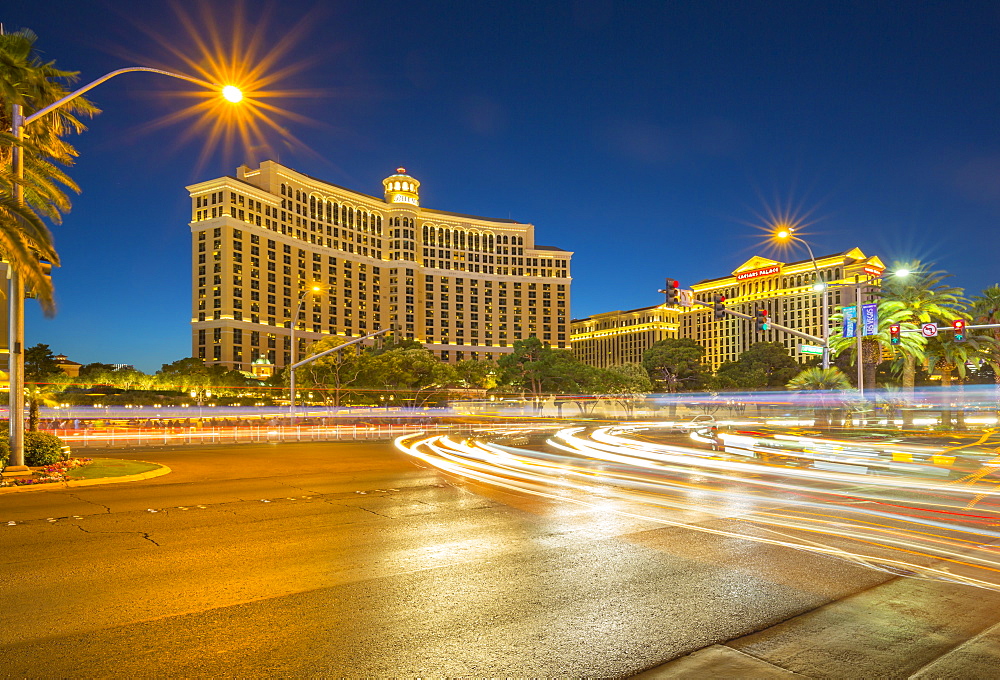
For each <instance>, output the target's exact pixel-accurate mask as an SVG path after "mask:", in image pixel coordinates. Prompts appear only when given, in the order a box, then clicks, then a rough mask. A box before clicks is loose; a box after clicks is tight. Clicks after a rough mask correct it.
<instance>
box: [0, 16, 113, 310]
mask: <svg viewBox="0 0 1000 680" xmlns="http://www.w3.org/2000/svg"><path fill="white" fill-rule="evenodd" d="M36 40H37V36H36V35H35V34H34V33H32V32H31V31H28V30H26V29H25V30H21V31H17V32H15V33H7V34H0V130H3V131H8V130H11V129H12V125H13V118H12V116H13V107H14V105H20V106H21V107H22V113H23V115H24V116H30V115H31V114H32V113H34V112H36V111H39V110H41V109H43V108H45V107H46V106H48V105H49V104H52V103H54V102H56V101H58V100H59V99H61V98H63V97H64V96H65V95H66V94H68V91H67V89H66V88H65V87H64V83H70V82H73V81H74V80H75V78H76V75H77V74H76V73H74V72H71V71H61V70H59V69H57V68H55V66H54V65H53V62H48V63H45V62H43V61H42V60H41V59H40V58H39V57H38V54H37V51H36V49H35V41H36ZM95 113H98V109H97V108H96V107H95V106H94V105H93V104H92V103H91V102H89V101H88V100H87V99H86V98H84V97H77V98H76V99H74V100H73V101H71V102H69V103H67V104H66V105H64V106H62V107H60V108H59V109H58V110H57V111H53V112H52V113H50V114H48V115H46V116H44V117H42V118H40V119H39V120H37V121H34V122H33V123H32V124H31V125H30V127H29V128H28V129H25V130H24V139H23V140H22V141H21V142H18V140H16V139H14V137H13V136H12V135H11V134H8V133H6V132H5V133H2V134H0V251H2V253H3V256H4V257H5V259H6V260H7V261H8V262H9V263H10V265H11V266H12V267H13V268H14V269H15V270H16V271H17V272H18V273H19V274H20V275H21V276H22V277H23V279H24V283H25V287H26V289H28V290H31V291H32V292H34V293H35V294H36V295H37V296H38V298H39V301H40V302H41V304H42V307H43V308H44V309H45V310H46V311H49V312H51V311H52V309H53V302H52V283H51V280H50V279H49V278H48V276H47V275H46V274H47V272H46V266H45V265H44V264H43V263H42V262H40V261H39V259H42V260H47V261H48V262H50V263H51V264H53V265H56V264H58V258H57V256H56V252H55V248H54V247H53V244H52V235H51V233H50V232H49V230H48V229H47V228H46V227H45V225H44V223H43V222H42V221H41V218H42V217H44V218H47V219H49V220H51V221H52V222H54V223H59V222H60V221H61V216H62V214H63V213H65V212H67V211H68V210H69V209H70V202H69V198H68V197H67V196H66V193H65V191H64V189H66V188H68V189H72V190H74V191H78V190H79V189H78V187H77V186H76V184H74V183H73V181H72V180H71V179H70V178H69V177H67V176H66V174H65V173H63V172H62V171H61V170H59V169H58V168H57V167H56V166H55V165H54V163H60V164H63V165H69V164H72V162H73V159H74V158H75V156H76V155H77V154H76V150H75V149H74V148H73V147H72V146H71V145H70V144H69V143H68V142H66V141H65V139H64V137H66V136H67V135H68V134H69V133H71V132H81V131H82V130H84V129H85V128H84V126H83V123H81V122H80V119H79V118H77V116H78V115H87V116H92V115H94V114H95ZM15 145H17V146H20V147H21V149H22V158H23V160H24V162H23V176H22V177H21V178H18V177H16V176H15V175H16V173H15V171H14V169H13V149H14V147H15ZM15 185H20V187H21V188H22V189H23V196H24V204H23V205H18V204H17V201H16V199H15V198H14V188H15Z"/></svg>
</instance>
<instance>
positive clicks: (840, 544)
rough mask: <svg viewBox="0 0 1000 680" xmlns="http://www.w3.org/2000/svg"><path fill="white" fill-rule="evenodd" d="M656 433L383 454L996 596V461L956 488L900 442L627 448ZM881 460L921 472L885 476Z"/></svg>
mask: <svg viewBox="0 0 1000 680" xmlns="http://www.w3.org/2000/svg"><path fill="white" fill-rule="evenodd" d="M660 427H663V425H662V424H660V423H634V424H629V425H627V426H622V425H614V426H606V427H598V428H595V429H592V430H587V428H584V427H570V428H564V429H561V430H559V431H558V432H556V433H555V434H553V435H551V436H549V435H547V434H541V433H536V440H539V443H538V445H536V446H532V447H530V448H529V447H527V446H516V447H515V446H509V445H506V444H504V443H500V442H501V441H502V431H497V435H496V436H488V437H482V438H480V439H472V440H463V441H455V440H454V439H453V438H451V437H449V436H447V435H441V434H433V435H431V434H425V433H422V434H419V435H404V436H402V437H399V438H398V439H397V440H396V446H397V447H398V448H399V449H400V450H402V451H404V452H406V453H408V454H410V455H412V456H415V457H417V458H419V459H421V460H422V461H424V462H425V463H427V464H429V465H432V466H434V467H437V468H438V469H440V470H442V471H443V472H446V473H448V474H449V475H452V476H455V477H458V478H460V479H466V480H473V481H475V482H478V483H481V484H486V485H490V486H493V487H497V488H501V489H505V490H508V491H513V492H517V493H522V494H528V495H531V496H535V497H539V498H543V499H546V500H548V501H553V502H560V503H566V502H568V503H574V504H578V505H583V506H587V507H591V508H594V509H600V510H608V509H610V510H612V511H614V512H617V513H620V514H623V515H627V516H630V517H636V518H642V519H646V520H651V521H653V522H657V523H660V524H665V525H670V526H679V527H685V528H688V529H692V530H696V531H702V532H708V533H712V534H717V535H724V536H727V537H732V538H741V539H746V540H752V541H757V542H762V543H767V544H771V545H780V546H785V547H789V548H794V549H797V550H804V551H809V552H814V553H820V554H824V555H828V556H832V557H836V558H841V559H846V560H850V561H852V562H854V563H858V564H864V565H866V566H869V567H871V568H875V569H880V570H883V571H889V572H890V573H894V574H904V575H914V576H920V577H924V578H934V579H945V580H949V581H954V582H959V583H965V584H967V585H972V586H977V587H982V588H989V589H993V590H1000V499H998V497H1000V485H998V483H997V482H995V481H991V480H988V479H987V478H988V477H989V476H990V475H991V474H993V473H994V472H995V471H996V470H997V467H996V465H997V453H996V451H993V450H990V451H989V452H988V453H987V452H977V451H973V452H970V453H969V454H968V460H963V461H961V463H962V464H963V465H969V466H972V467H976V466H979V469H978V471H977V472H975V473H972V474H968V473H963V471H962V470H961V469H958V468H955V467H954V466H955V461H956V457H955V456H947V457H942V456H941V455H940V454H941V451H942V449H936V450H935V449H934V448H933V447H930V446H923V445H909V444H906V443H904V442H874V443H873V442H868V441H865V442H857V441H850V440H837V439H832V438H823V439H820V438H815V437H800V436H796V435H788V434H780V433H774V434H768V435H765V434H760V433H755V434H752V435H748V434H730V433H725V434H722V435H720V436H719V440H721V441H722V442H723V443H724V449H725V450H724V451H712V450H709V449H707V448H700V447H699V445H701V446H704V445H706V444H714V443H716V441H717V440H716V439H715V438H714V437H712V436H711V435H710V433H708V432H707V431H706V432H703V433H692V434H691V438H692V440H693V441H692V445H691V446H682V445H679V444H673V443H668V442H654V441H648V440H640V439H637V438H635V437H634V435H635V434H637V433H643V434H649V433H655V432H656V430H657V429H658V428H660ZM519 434H520V435H522V436H523V435H524V432H523V430H521V431H519ZM629 435H633V436H629ZM541 439H545V443H544V444H542V443H541V441H540V440H541ZM498 440H499V441H498ZM982 441H985V438H983V439H981V440H980V442H982ZM980 442H977V443H980ZM953 448H955V449H960V448H962V447H953ZM893 452H895V453H896V454H899V453H900V452H904V453H906V454H907V455H910V456H911V457H913V456H916V457H918V458H919V459H920V460H922V461H923V462H921V463H919V464H917V463H913V464H909V465H908V467H905V468H900V467H893V466H891V465H888V463H891V462H893V461H892V455H893ZM951 453H961V452H960V451H952V452H951ZM935 460H937V463H935V462H934V461H935ZM942 462H944V463H947V464H942ZM830 466H833V467H834V469H829V467H830ZM956 470H957V471H956ZM969 472H970V473H971V472H972V471H971V470H969ZM956 475H960V476H959V477H958V478H955V479H952V477H956ZM973 506H975V510H973V509H972V508H973ZM719 520H727V521H728V523H732V522H736V525H735V526H736V527H737V528H720V525H719Z"/></svg>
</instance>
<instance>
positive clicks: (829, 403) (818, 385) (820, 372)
mask: <svg viewBox="0 0 1000 680" xmlns="http://www.w3.org/2000/svg"><path fill="white" fill-rule="evenodd" d="M787 387H788V389H790V390H811V391H816V392H817V394H815V395H812V398H813V400H814V401H815V402H816V404H818V406H819V408H816V409H815V425H816V426H817V427H829V426H830V422H831V420H832V418H831V416H832V415H833V410H834V409H835V408H836V406H838V405H839V402H840V401H841V400H840V399H837V398H835V397H833V396H831V395H830V394H829V392H831V391H834V390H846V389H849V388H850V387H851V381H850V380H849V379H848V377H847V376H846V375H844V372H843V371H841V370H840V369H839V368H819V367H818V366H812V367H810V368H807V369H805V370H804V371H802V372H801V373H799V374H798V375H797V376H795V377H794V378H792V379H791V380H789V381H788V385H787Z"/></svg>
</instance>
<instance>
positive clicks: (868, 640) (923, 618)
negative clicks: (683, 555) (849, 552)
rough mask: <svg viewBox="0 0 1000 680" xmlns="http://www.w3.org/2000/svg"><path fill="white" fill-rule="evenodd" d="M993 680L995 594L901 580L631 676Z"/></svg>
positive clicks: (997, 661) (997, 619) (999, 672)
mask: <svg viewBox="0 0 1000 680" xmlns="http://www.w3.org/2000/svg"><path fill="white" fill-rule="evenodd" d="M796 676H798V677H809V678H921V679H924V678H926V679H930V678H998V677H1000V592H994V591H990V590H983V589H979V588H973V587H969V586H963V585H957V584H952V583H946V582H943V581H925V580H920V579H914V578H905V577H897V578H893V579H890V580H889V581H886V582H884V583H882V584H880V585H877V586H875V587H873V588H870V589H868V590H864V591H861V592H859V593H856V594H855V595H852V596H850V597H847V598H844V599H842V600H838V601H836V602H831V603H829V604H827V605H824V606H822V607H819V608H817V609H814V610H812V611H810V612H806V613H804V614H801V615H799V616H796V617H794V618H792V619H789V620H788V621H784V622H782V623H780V624H778V625H775V626H771V627H770V628H766V629H764V630H762V631H759V632H757V633H753V634H751V635H746V636H744V637H741V638H736V639H735V640H730V641H728V642H726V643H724V644H714V645H711V646H709V647H705V648H703V649H700V650H698V651H696V652H693V653H692V654H689V655H687V656H682V657H679V658H677V659H674V660H673V661H669V662H667V663H665V664H663V665H661V666H658V667H656V668H652V669H649V670H647V671H645V672H643V673H640V674H639V675H636V676H633V677H635V678H642V679H644V680H647V679H650V678H700V677H726V678H789V677H796Z"/></svg>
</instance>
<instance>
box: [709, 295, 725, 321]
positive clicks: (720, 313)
mask: <svg viewBox="0 0 1000 680" xmlns="http://www.w3.org/2000/svg"><path fill="white" fill-rule="evenodd" d="M712 302H713V304H712V309H714V310H715V318H716V319H725V318H726V296H725V295H716V296H715V297H713V298H712Z"/></svg>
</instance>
